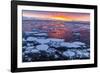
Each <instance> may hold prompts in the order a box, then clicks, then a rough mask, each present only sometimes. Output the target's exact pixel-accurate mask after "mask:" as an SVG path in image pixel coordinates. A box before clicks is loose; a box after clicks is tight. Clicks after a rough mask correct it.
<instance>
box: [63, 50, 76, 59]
mask: <svg viewBox="0 0 100 73" xmlns="http://www.w3.org/2000/svg"><path fill="white" fill-rule="evenodd" d="M63 55H64V56H66V57H69V58H70V59H72V58H73V57H74V56H75V53H74V52H73V51H70V50H68V51H65V52H63Z"/></svg>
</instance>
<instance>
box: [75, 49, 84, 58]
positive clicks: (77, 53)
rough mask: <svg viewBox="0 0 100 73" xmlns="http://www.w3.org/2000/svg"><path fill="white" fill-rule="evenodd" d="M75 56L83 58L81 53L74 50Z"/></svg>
mask: <svg viewBox="0 0 100 73" xmlns="http://www.w3.org/2000/svg"><path fill="white" fill-rule="evenodd" d="M76 56H77V57H80V58H82V57H83V54H82V51H80V50H76Z"/></svg>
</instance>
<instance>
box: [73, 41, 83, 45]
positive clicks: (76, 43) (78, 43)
mask: <svg viewBox="0 0 100 73" xmlns="http://www.w3.org/2000/svg"><path fill="white" fill-rule="evenodd" d="M73 44H75V45H85V43H82V42H79V41H77V42H73Z"/></svg>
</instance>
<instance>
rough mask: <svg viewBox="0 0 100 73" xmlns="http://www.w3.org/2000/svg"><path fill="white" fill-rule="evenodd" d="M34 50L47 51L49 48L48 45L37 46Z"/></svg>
mask: <svg viewBox="0 0 100 73" xmlns="http://www.w3.org/2000/svg"><path fill="white" fill-rule="evenodd" d="M36 48H37V49H38V50H41V51H47V49H48V48H49V46H48V45H43V44H42V45H38V46H36Z"/></svg>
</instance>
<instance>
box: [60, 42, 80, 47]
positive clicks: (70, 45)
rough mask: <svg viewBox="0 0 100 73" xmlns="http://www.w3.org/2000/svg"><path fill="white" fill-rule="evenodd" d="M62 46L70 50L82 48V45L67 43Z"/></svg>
mask: <svg viewBox="0 0 100 73" xmlns="http://www.w3.org/2000/svg"><path fill="white" fill-rule="evenodd" d="M61 46H62V47H68V48H79V47H80V45H77V44H73V43H67V42H63V43H61Z"/></svg>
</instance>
